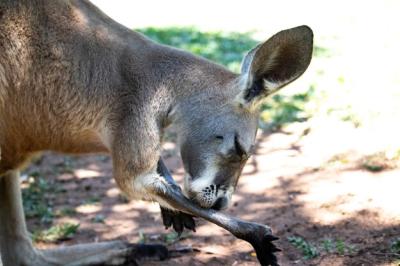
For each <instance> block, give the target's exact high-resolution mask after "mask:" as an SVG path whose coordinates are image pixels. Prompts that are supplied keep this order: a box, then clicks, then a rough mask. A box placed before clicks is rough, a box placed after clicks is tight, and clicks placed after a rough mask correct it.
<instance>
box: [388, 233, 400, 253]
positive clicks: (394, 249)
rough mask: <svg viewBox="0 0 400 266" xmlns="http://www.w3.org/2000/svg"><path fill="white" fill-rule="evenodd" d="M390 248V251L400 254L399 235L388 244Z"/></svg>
mask: <svg viewBox="0 0 400 266" xmlns="http://www.w3.org/2000/svg"><path fill="white" fill-rule="evenodd" d="M390 249H391V251H392V252H395V253H398V254H400V237H398V238H396V239H395V240H393V242H392V243H391V245H390Z"/></svg>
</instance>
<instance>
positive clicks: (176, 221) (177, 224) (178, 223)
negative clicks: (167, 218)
mask: <svg viewBox="0 0 400 266" xmlns="http://www.w3.org/2000/svg"><path fill="white" fill-rule="evenodd" d="M172 219H173V227H174V230H175V232H177V233H178V235H179V236H180V235H181V234H182V232H183V223H182V218H181V215H180V213H177V214H176V215H175V216H174V217H173V218H172Z"/></svg>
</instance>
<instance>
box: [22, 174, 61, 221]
mask: <svg viewBox="0 0 400 266" xmlns="http://www.w3.org/2000/svg"><path fill="white" fill-rule="evenodd" d="M56 192H57V189H56V187H55V186H53V185H51V184H49V183H48V182H47V181H46V180H45V179H43V178H41V177H40V176H39V174H38V173H36V172H35V173H31V174H30V175H29V178H28V179H27V181H25V182H24V184H23V188H22V199H23V205H24V211H25V216H26V217H27V218H39V219H40V222H41V223H51V222H52V221H53V217H54V213H53V209H52V207H53V206H52V205H53V204H52V202H51V200H50V199H49V197H48V196H49V195H51V194H53V193H56Z"/></svg>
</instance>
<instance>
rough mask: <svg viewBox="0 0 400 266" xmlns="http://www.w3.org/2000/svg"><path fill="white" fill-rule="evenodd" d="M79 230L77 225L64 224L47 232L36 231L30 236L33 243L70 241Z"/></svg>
mask: <svg viewBox="0 0 400 266" xmlns="http://www.w3.org/2000/svg"><path fill="white" fill-rule="evenodd" d="M78 228H79V224H72V223H65V224H60V225H55V226H52V227H50V228H49V229H47V230H43V231H36V232H35V233H33V235H32V240H33V241H34V242H47V243H54V242H59V241H63V240H67V239H70V238H71V237H72V236H74V235H75V234H76V232H77V230H78Z"/></svg>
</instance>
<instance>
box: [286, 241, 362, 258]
mask: <svg viewBox="0 0 400 266" xmlns="http://www.w3.org/2000/svg"><path fill="white" fill-rule="evenodd" d="M288 241H289V243H290V244H292V245H293V246H294V247H295V248H297V249H298V250H299V251H300V252H301V253H302V255H303V258H304V259H313V258H316V257H318V256H320V255H321V254H337V255H340V256H346V255H351V254H354V253H355V251H356V248H355V247H354V246H352V245H350V244H348V243H346V242H345V241H344V240H342V239H335V240H333V239H330V238H326V239H324V240H323V241H322V242H320V244H318V243H315V244H312V243H310V242H309V241H307V240H305V239H304V238H302V237H299V236H290V237H288Z"/></svg>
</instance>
